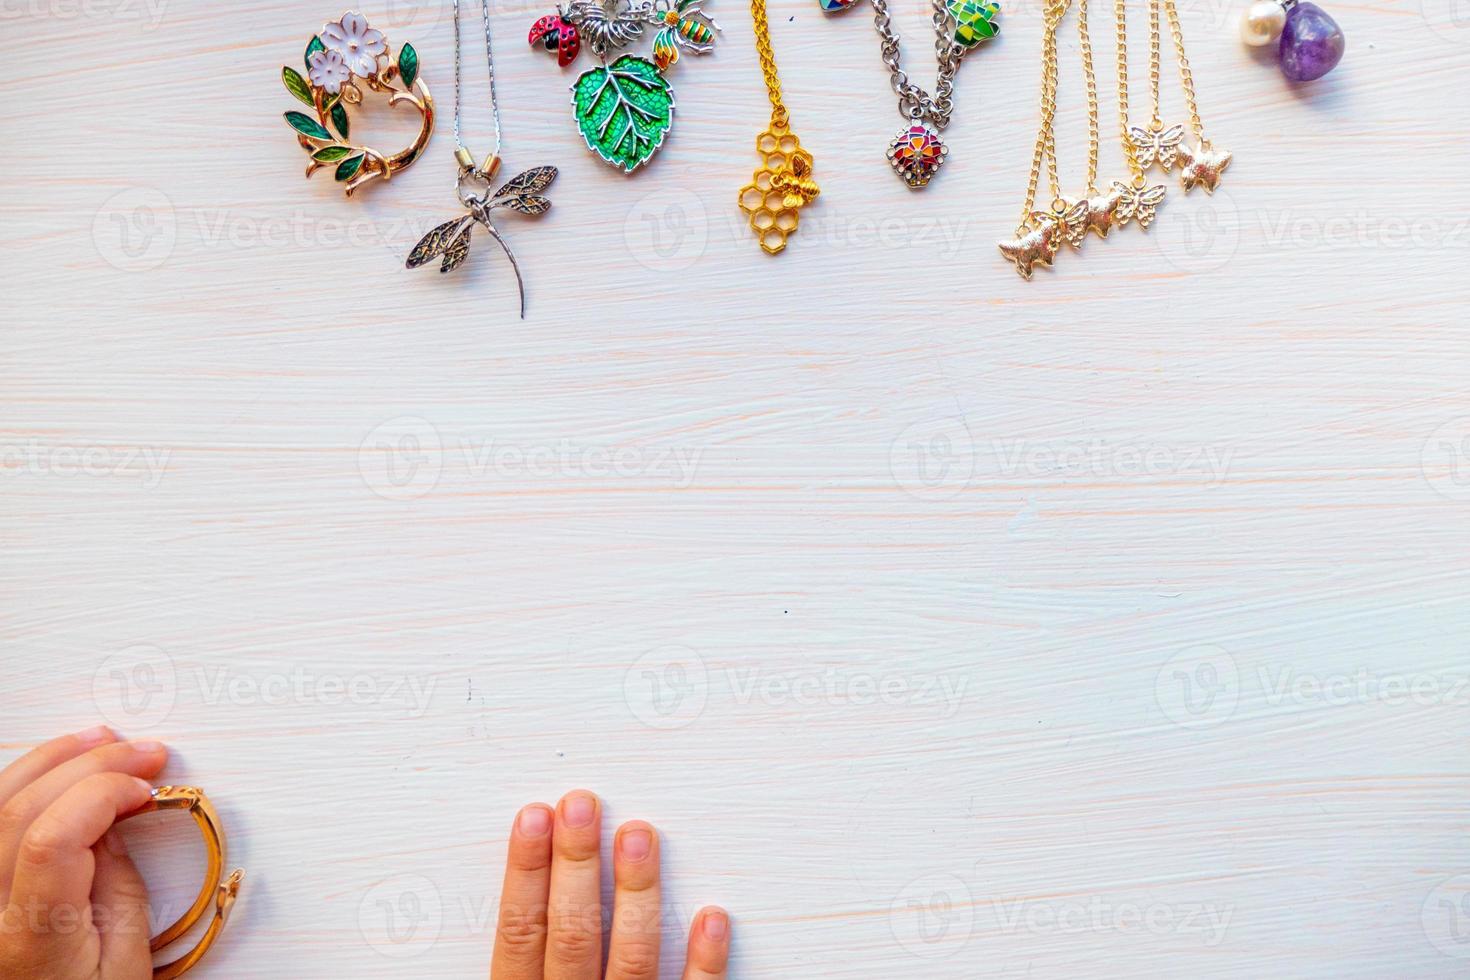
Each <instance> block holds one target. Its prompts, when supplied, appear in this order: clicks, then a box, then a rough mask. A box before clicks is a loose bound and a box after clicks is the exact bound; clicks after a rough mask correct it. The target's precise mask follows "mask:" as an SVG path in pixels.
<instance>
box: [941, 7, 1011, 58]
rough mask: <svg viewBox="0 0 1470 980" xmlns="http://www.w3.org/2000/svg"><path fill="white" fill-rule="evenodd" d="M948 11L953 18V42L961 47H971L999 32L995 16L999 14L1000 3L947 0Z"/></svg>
mask: <svg viewBox="0 0 1470 980" xmlns="http://www.w3.org/2000/svg"><path fill="white" fill-rule="evenodd" d="M949 12H950V15H951V16H952V17H954V20H955V29H954V43H955V44H958V45H959V46H960V47H962V48H973V47H975V46H976V45H978V44H979V43H980V42H982V41H988V40H990V39H991V38H993V37H995V35H997V34H999V33H1000V25H999V24H997V23H996V22H995V18H996V17H998V16H999V15H1000V4H998V3H987V2H985V0H949Z"/></svg>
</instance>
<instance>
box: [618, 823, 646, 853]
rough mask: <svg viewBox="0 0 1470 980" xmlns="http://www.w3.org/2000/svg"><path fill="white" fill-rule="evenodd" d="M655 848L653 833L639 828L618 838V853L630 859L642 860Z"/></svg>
mask: <svg viewBox="0 0 1470 980" xmlns="http://www.w3.org/2000/svg"><path fill="white" fill-rule="evenodd" d="M652 850H653V835H652V834H650V833H649V832H648V831H646V830H643V829H642V828H639V829H637V830H630V831H628V832H627V833H625V834H623V836H621V837H619V838H618V853H619V854H621V855H622V856H623V857H624V858H625V859H627V860H629V861H642V860H643V859H644V858H646V857H648V854H649V852H650V851H652Z"/></svg>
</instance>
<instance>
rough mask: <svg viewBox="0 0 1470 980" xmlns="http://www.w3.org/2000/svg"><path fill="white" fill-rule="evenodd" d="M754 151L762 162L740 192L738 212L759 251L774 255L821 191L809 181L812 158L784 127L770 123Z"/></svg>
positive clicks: (810, 178) (757, 140)
mask: <svg viewBox="0 0 1470 980" xmlns="http://www.w3.org/2000/svg"><path fill="white" fill-rule="evenodd" d="M755 148H756V152H758V153H760V155H761V157H762V158H763V160H764V162H763V164H762V166H761V167H760V169H758V170H756V172H755V173H754V174H753V175H752V177H751V182H750V183H749V184H746V185H745V186H744V187H742V188H741V189H740V210H741V211H744V212H745V214H746V217H748V218H749V219H750V228H751V230H752V231H754V232H755V234H756V237H757V238H758V239H759V240H760V246H761V248H762V249H763V250H764V251H765V252H766V253H767V254H768V255H776V254H777V253H779V252H780V251H781V250H782V249H784V248H785V247H786V239H787V237H788V236H790V235H791V234H792V233H793V232H794V231H796V228H797V225H798V224H799V223H800V220H801V219H800V214H799V212H800V211H801V209H802V208H803V207H805V206H806V205H808V204H810V203H811V202H812V200H813V199H814V198H815V197H816V196H817V195H818V194H820V193H821V190H820V188H818V187H817V182H816V181H815V180H813V179H812V155H811V154H810V153H808V152H807V151H806V150H803V149H802V148H801V140H800V139H798V138H797V136H796V134H795V133H793V132H791V131H790V130H789V129H788V128H787V127H786V126H785V125H784V124H782V123H778V122H773V123H772V124H771V128H770V129H768V130H766V131H765V132H764V133H761V134H760V135H759V136H757V137H756V139H755Z"/></svg>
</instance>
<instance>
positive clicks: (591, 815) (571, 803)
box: [562, 794, 597, 827]
mask: <svg viewBox="0 0 1470 980" xmlns="http://www.w3.org/2000/svg"><path fill="white" fill-rule="evenodd" d="M562 814H563V815H564V816H565V817H566V820H567V826H568V827H587V826H590V825H591V824H592V821H593V820H596V819H597V800H596V799H595V798H594V797H591V796H586V795H582V794H579V795H577V796H569V797H567V801H566V803H565V804H564V805H563V806H562Z"/></svg>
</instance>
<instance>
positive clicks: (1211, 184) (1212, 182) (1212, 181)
mask: <svg viewBox="0 0 1470 980" xmlns="http://www.w3.org/2000/svg"><path fill="white" fill-rule="evenodd" d="M1231 157H1232V154H1231V152H1230V151H1229V150H1216V149H1215V148H1214V147H1212V146H1210V145H1209V144H1208V143H1202V144H1200V145H1199V146H1197V147H1195V148H1194V149H1190V148H1189V147H1188V146H1186V147H1184V148H1183V149H1182V150H1180V151H1179V183H1180V184H1182V185H1183V186H1184V190H1185V191H1186V192H1188V191H1192V190H1194V188H1195V185H1196V184H1198V185H1199V186H1200V187H1203V188H1204V189H1205V191H1206V193H1209V194H1213V193H1215V188H1216V187H1218V186H1219V185H1220V175H1221V174H1222V173H1224V172H1225V168H1226V167H1228V166H1230V160H1231Z"/></svg>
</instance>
